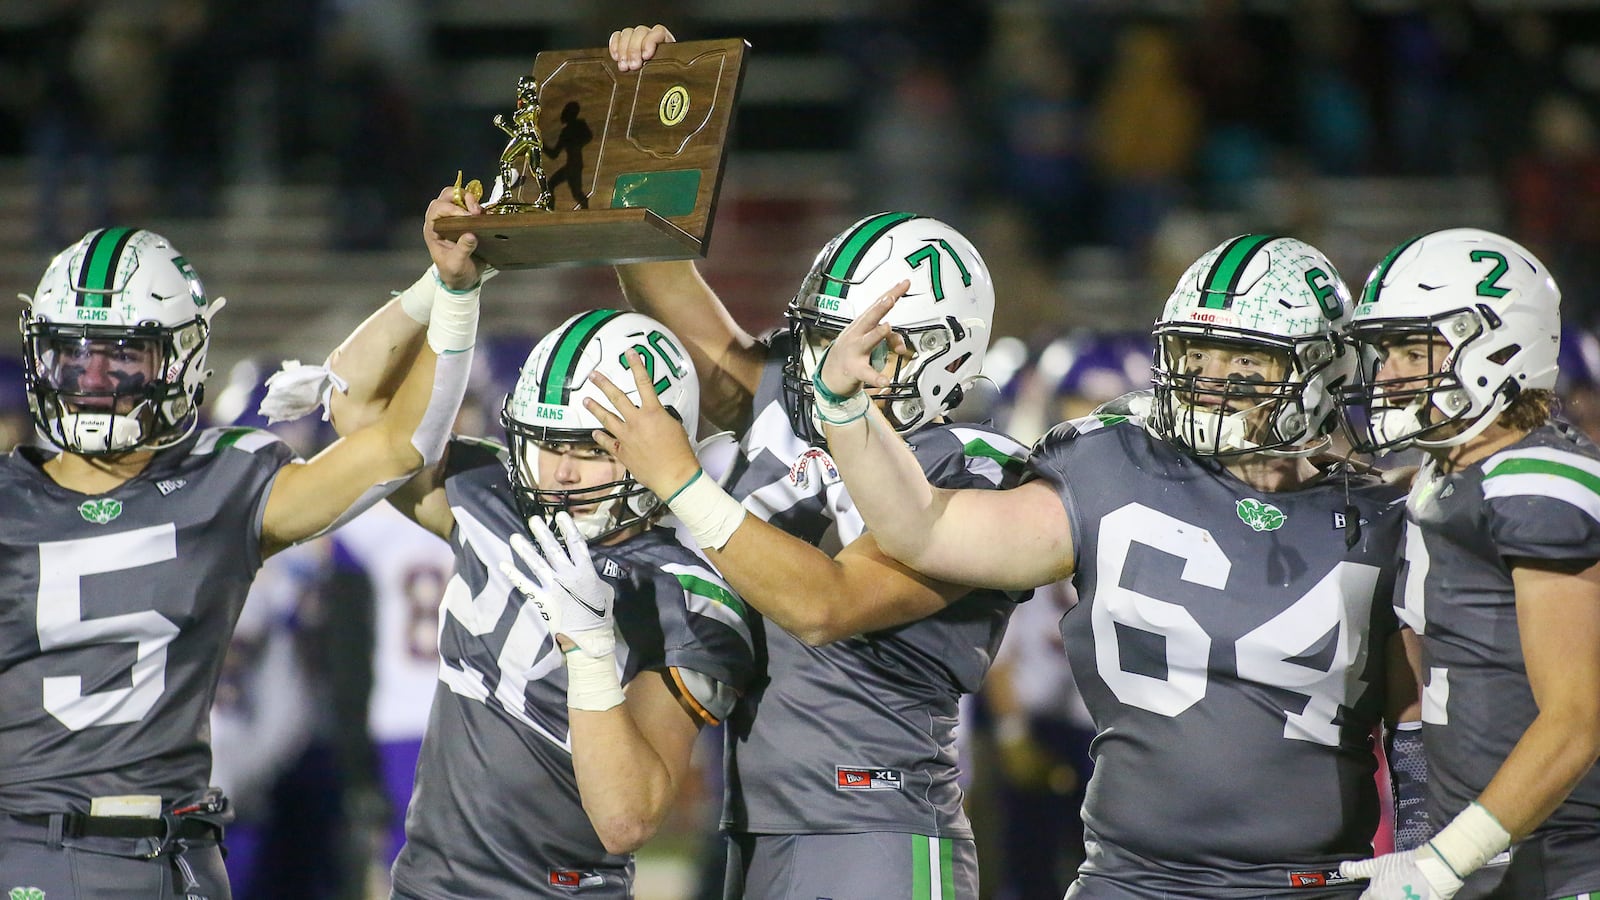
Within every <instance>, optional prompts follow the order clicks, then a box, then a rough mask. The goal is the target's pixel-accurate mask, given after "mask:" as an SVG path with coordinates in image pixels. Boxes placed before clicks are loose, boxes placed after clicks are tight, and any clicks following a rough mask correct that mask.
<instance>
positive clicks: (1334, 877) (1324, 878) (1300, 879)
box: [1289, 869, 1350, 888]
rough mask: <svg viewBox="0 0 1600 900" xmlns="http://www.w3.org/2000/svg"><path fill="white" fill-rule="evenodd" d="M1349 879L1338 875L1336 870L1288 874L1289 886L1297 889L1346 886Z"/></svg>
mask: <svg viewBox="0 0 1600 900" xmlns="http://www.w3.org/2000/svg"><path fill="white" fill-rule="evenodd" d="M1349 882H1350V879H1348V878H1346V877H1344V876H1343V875H1340V874H1339V870H1338V869H1320V870H1318V871H1315V872H1290V873H1289V886H1290V887H1297V888H1309V887H1332V886H1333V885H1336V884H1348V883H1349Z"/></svg>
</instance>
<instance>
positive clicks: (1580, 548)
mask: <svg viewBox="0 0 1600 900" xmlns="http://www.w3.org/2000/svg"><path fill="white" fill-rule="evenodd" d="M1406 517H1407V520H1408V521H1407V527H1406V545H1405V546H1406V550H1405V557H1406V572H1405V578H1404V580H1403V582H1402V588H1401V591H1400V592H1399V604H1398V608H1397V611H1398V612H1399V614H1400V618H1401V620H1402V621H1404V622H1405V623H1406V624H1407V625H1410V626H1411V627H1412V629H1413V630H1415V631H1416V632H1417V633H1418V634H1420V635H1422V649H1423V661H1424V663H1425V666H1426V675H1425V679H1424V680H1425V682H1426V687H1425V688H1424V690H1423V705H1422V722H1423V726H1422V727H1423V746H1424V748H1425V749H1426V753H1427V758H1428V771H1429V777H1428V815H1429V819H1430V821H1432V822H1435V823H1444V822H1448V821H1450V820H1451V819H1452V818H1454V817H1455V816H1456V815H1457V814H1458V813H1460V812H1461V810H1462V809H1464V808H1466V806H1467V804H1469V803H1471V802H1472V801H1473V800H1475V799H1476V798H1477V796H1478V795H1479V794H1481V793H1482V792H1483V789H1484V788H1485V787H1487V786H1488V784H1489V781H1490V779H1492V778H1493V777H1494V774H1495V772H1496V771H1497V770H1499V768H1500V764H1501V763H1503V762H1504V761H1505V759H1506V757H1507V756H1508V755H1510V753H1511V748H1512V747H1513V746H1515V745H1516V743H1517V741H1518V740H1519V739H1520V738H1521V737H1522V733H1523V732H1524V731H1526V730H1527V728H1528V726H1529V724H1531V723H1532V722H1533V719H1534V716H1536V715H1537V714H1538V707H1537V705H1536V704H1535V703H1534V699H1533V691H1532V689H1531V688H1530V687H1529V685H1528V674H1527V668H1526V666H1525V665H1524V662H1523V658H1522V643H1521V637H1520V632H1519V631H1518V628H1517V603H1516V594H1515V590H1514V589H1513V586H1512V582H1511V567H1510V565H1509V563H1508V560H1510V559H1516V558H1522V559H1530V560H1561V561H1569V560H1570V561H1590V562H1592V561H1594V560H1597V559H1600V448H1596V447H1595V445H1594V444H1592V443H1591V442H1590V441H1589V440H1588V439H1587V438H1585V437H1583V436H1582V435H1581V434H1578V433H1577V432H1575V431H1571V430H1569V429H1564V428H1559V427H1557V426H1555V425H1546V426H1544V427H1541V428H1539V429H1536V430H1535V431H1533V432H1532V433H1531V434H1529V435H1528V436H1527V437H1525V438H1523V439H1522V440H1520V441H1518V442H1517V443H1515V444H1512V445H1511V446H1510V447H1507V448H1506V449H1504V450H1502V451H1500V452H1499V453H1496V454H1494V455H1493V456H1490V457H1488V458H1487V459H1484V460H1482V461H1480V462H1478V463H1477V464H1475V465H1471V466H1468V467H1466V468H1465V469H1462V470H1461V471H1459V472H1453V473H1450V474H1447V475H1446V474H1441V473H1439V472H1438V471H1437V469H1435V467H1434V466H1433V464H1432V463H1431V462H1430V463H1428V464H1426V465H1424V467H1423V469H1422V471H1421V472H1419V473H1418V476H1417V480H1416V484H1415V485H1414V486H1413V488H1412V492H1411V499H1410V502H1409V504H1408V509H1407V516H1406ZM1525 602H1534V603H1536V602H1538V598H1537V597H1532V598H1526V600H1525ZM1496 862H1497V863H1500V862H1503V860H1497V861H1496ZM1502 881H1503V882H1504V885H1503V887H1502V888H1501V890H1500V892H1499V893H1498V894H1497V896H1504V897H1513V896H1514V897H1518V898H1543V897H1558V896H1568V895H1571V894H1575V893H1580V892H1585V891H1594V890H1600V768H1595V769H1591V770H1590V771H1589V774H1588V775H1586V776H1584V778H1583V780H1582V781H1581V782H1579V783H1578V786H1577V787H1576V788H1575V789H1574V790H1573V792H1572V794H1571V795H1570V796H1569V797H1568V798H1567V800H1566V802H1565V803H1563V804H1561V806H1559V807H1557V808H1556V810H1555V812H1553V813H1551V815H1550V817H1549V818H1548V819H1546V820H1545V821H1544V824H1542V825H1540V826H1539V828H1538V829H1536V830H1535V831H1534V833H1533V834H1532V835H1530V836H1529V837H1528V838H1526V839H1525V840H1523V841H1521V842H1519V843H1518V844H1517V845H1516V846H1515V847H1514V848H1513V849H1512V852H1511V865H1510V866H1509V867H1507V866H1505V865H1501V864H1493V865H1490V866H1488V867H1485V868H1484V869H1482V870H1480V872H1479V874H1478V875H1475V876H1473V877H1472V878H1471V879H1469V880H1468V882H1467V887H1466V888H1465V889H1464V890H1463V892H1462V894H1461V896H1462V897H1474V896H1483V895H1485V894H1484V893H1481V892H1487V891H1491V890H1493V889H1495V887H1496V885H1501V883H1502Z"/></svg>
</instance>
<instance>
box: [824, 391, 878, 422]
mask: <svg viewBox="0 0 1600 900" xmlns="http://www.w3.org/2000/svg"><path fill="white" fill-rule="evenodd" d="M815 398H816V399H815V403H816V408H817V418H819V419H821V420H822V421H824V422H827V423H828V424H829V425H849V424H850V423H851V422H858V421H860V420H861V419H863V418H865V417H866V415H867V407H869V406H871V405H872V400H871V399H870V398H868V397H867V392H866V391H856V392H855V393H854V394H851V395H850V396H848V397H846V398H844V399H843V400H842V401H838V402H835V401H833V400H830V399H828V398H827V397H825V396H823V395H822V394H821V393H820V392H819V393H817V394H816V395H815Z"/></svg>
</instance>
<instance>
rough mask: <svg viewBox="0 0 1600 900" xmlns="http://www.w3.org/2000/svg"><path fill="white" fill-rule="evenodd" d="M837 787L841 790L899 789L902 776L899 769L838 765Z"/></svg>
mask: <svg viewBox="0 0 1600 900" xmlns="http://www.w3.org/2000/svg"><path fill="white" fill-rule="evenodd" d="M836 770H837V772H838V775H839V782H838V785H837V789H838V790H841V791H898V790H900V789H901V782H902V779H901V776H900V771H899V770H898V769H848V768H845V767H844V766H837V767H836Z"/></svg>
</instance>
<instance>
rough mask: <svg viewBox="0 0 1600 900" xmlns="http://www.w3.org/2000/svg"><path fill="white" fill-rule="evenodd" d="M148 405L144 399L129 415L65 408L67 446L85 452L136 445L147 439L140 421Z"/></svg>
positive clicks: (62, 422)
mask: <svg viewBox="0 0 1600 900" xmlns="http://www.w3.org/2000/svg"><path fill="white" fill-rule="evenodd" d="M144 405H145V404H143V403H140V404H139V405H138V406H135V407H134V408H133V409H132V410H130V411H129V412H128V413H127V414H126V415H117V414H115V413H81V412H80V413H73V412H63V413H62V414H61V418H60V420H59V427H60V429H61V436H62V439H63V440H64V441H65V442H66V444H67V449H69V450H70V449H74V448H75V449H78V450H81V451H82V452H84V453H108V452H115V451H118V450H133V449H136V448H137V447H138V446H139V442H140V441H141V440H143V439H144V426H143V425H142V424H140V421H139V420H140V416H139V413H140V411H141V410H142V408H143V407H144Z"/></svg>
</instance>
